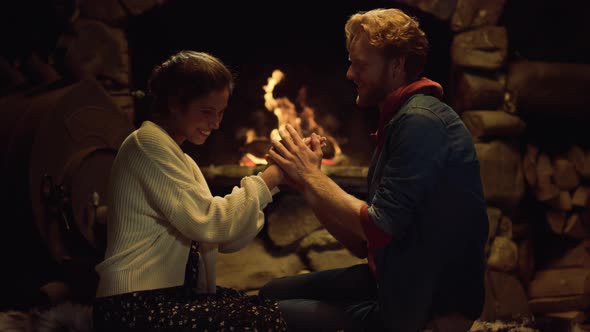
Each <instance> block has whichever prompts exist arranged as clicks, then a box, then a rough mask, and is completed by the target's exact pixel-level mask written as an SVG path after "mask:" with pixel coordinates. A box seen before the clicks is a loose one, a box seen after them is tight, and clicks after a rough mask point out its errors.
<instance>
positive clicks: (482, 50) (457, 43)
mask: <svg viewBox="0 0 590 332" xmlns="http://www.w3.org/2000/svg"><path fill="white" fill-rule="evenodd" d="M507 54H508V33H507V32H506V28H505V27H499V26H489V27H483V28H481V29H477V30H471V31H467V32H463V33H458V34H456V35H455V37H454V38H453V42H452V45H451V59H452V61H453V63H454V64H456V65H458V66H462V67H470V68H480V69H485V70H498V69H500V68H501V67H502V66H503V65H504V63H505V61H506V56H507Z"/></svg>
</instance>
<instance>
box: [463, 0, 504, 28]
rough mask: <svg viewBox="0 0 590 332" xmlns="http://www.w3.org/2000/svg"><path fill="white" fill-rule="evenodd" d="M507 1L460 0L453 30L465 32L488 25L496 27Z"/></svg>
mask: <svg viewBox="0 0 590 332" xmlns="http://www.w3.org/2000/svg"><path fill="white" fill-rule="evenodd" d="M505 2H506V0H459V1H458V2H457V6H456V7H455V12H454V13H453V16H452V17H451V29H452V30H453V31H464V30H469V29H474V28H477V27H481V26H486V25H496V23H498V20H499V18H500V16H502V12H503V11H504V4H505Z"/></svg>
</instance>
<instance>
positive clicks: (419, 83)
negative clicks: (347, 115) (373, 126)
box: [371, 77, 443, 150]
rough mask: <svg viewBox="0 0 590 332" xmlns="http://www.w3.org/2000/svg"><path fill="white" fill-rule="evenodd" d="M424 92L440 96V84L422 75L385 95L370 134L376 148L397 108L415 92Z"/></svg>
mask: <svg viewBox="0 0 590 332" xmlns="http://www.w3.org/2000/svg"><path fill="white" fill-rule="evenodd" d="M419 92H421V93H425V94H428V95H431V96H434V97H436V98H439V99H440V98H442V96H443V89H442V86H441V85H440V84H439V83H437V82H435V81H432V80H430V79H428V78H426V77H422V78H420V79H418V80H416V81H414V82H412V83H410V84H408V85H404V86H401V87H399V88H397V89H396V90H394V91H393V92H391V93H390V94H388V95H387V97H385V100H384V101H383V102H382V103H381V104H380V105H379V126H378V127H377V131H376V132H374V133H372V134H371V136H372V137H373V138H374V139H375V141H376V142H377V148H378V149H379V150H381V148H382V147H383V144H384V139H385V135H383V134H384V133H383V128H385V125H387V123H389V121H390V120H391V119H392V118H393V117H394V116H395V115H396V114H397V112H398V111H399V108H400V107H401V106H402V105H403V104H404V103H405V102H406V101H407V100H408V99H409V98H410V97H411V96H413V95H415V94H416V93H419Z"/></svg>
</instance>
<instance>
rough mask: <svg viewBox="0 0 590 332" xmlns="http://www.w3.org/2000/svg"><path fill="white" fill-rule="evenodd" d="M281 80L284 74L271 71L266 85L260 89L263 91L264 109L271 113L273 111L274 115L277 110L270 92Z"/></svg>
mask: <svg viewBox="0 0 590 332" xmlns="http://www.w3.org/2000/svg"><path fill="white" fill-rule="evenodd" d="M283 78H285V74H284V73H283V72H282V71H280V70H278V69H275V70H273V72H272V75H271V76H270V77H269V78H268V79H267V80H266V82H267V84H266V85H265V86H263V87H262V88H263V89H264V107H266V109H267V110H269V111H271V112H272V111H274V112H275V113H276V110H277V108H278V107H277V101H276V99H275V97H274V96H273V94H272V92H273V91H274V89H275V86H277V84H279V83H280V82H281V81H282V80H283Z"/></svg>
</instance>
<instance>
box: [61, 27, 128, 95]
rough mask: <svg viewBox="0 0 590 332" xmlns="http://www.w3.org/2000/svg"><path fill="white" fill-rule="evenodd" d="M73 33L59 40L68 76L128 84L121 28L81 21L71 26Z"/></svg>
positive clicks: (124, 42)
mask: <svg viewBox="0 0 590 332" xmlns="http://www.w3.org/2000/svg"><path fill="white" fill-rule="evenodd" d="M73 30H74V32H73V34H64V35H62V36H61V38H60V41H59V44H60V45H59V47H60V48H63V49H64V50H65V55H64V59H63V62H64V66H65V67H66V68H67V71H68V74H69V75H72V76H73V77H75V78H77V79H83V78H90V77H92V78H97V77H105V78H108V79H111V80H113V81H115V82H117V83H118V84H121V85H124V86H127V85H129V50H128V48H129V47H128V43H127V36H126V35H125V32H124V31H123V30H122V29H118V28H114V27H111V26H108V25H107V24H105V23H103V22H101V21H98V20H93V19H86V18H83V19H79V20H77V21H76V22H75V23H74V25H73Z"/></svg>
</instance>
